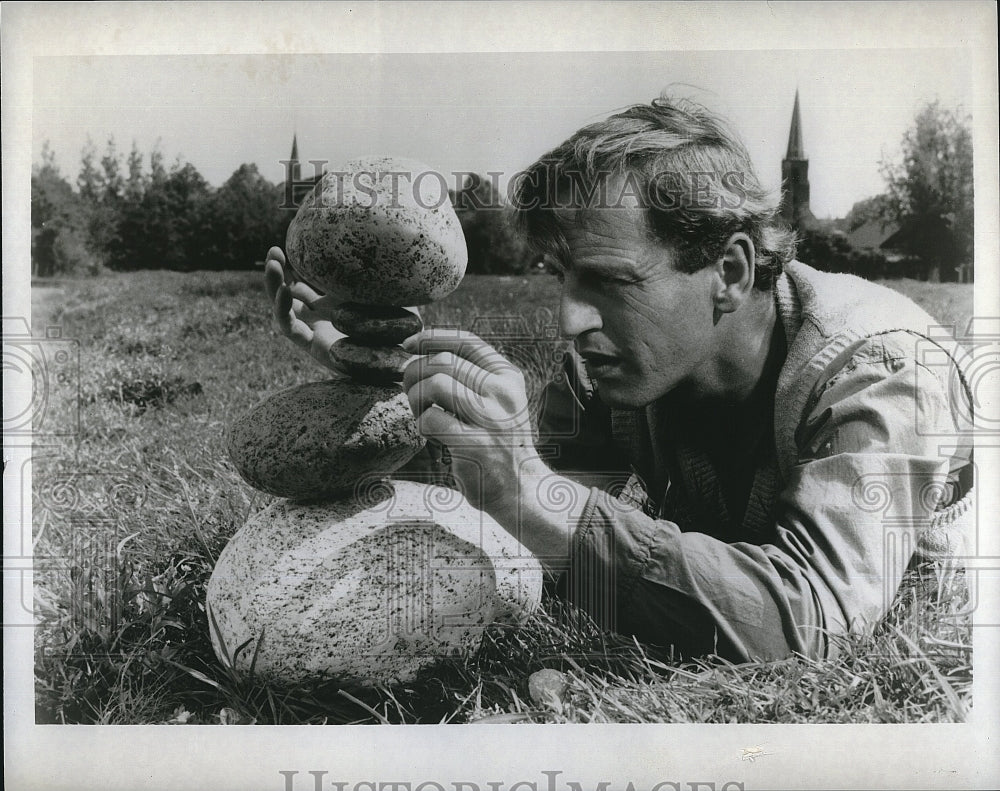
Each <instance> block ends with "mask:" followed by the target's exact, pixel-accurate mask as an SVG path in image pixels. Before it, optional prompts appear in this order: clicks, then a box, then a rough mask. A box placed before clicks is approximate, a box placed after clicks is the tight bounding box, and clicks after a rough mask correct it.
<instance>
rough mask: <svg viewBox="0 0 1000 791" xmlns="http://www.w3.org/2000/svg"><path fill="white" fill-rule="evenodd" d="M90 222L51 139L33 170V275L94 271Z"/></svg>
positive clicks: (48, 275) (90, 272) (45, 275)
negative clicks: (88, 236)
mask: <svg viewBox="0 0 1000 791" xmlns="http://www.w3.org/2000/svg"><path fill="white" fill-rule="evenodd" d="M85 238H86V223H85V218H84V213H83V207H82V204H81V201H80V197H79V196H78V195H77V194H76V193H75V192H74V191H73V187H72V186H71V185H70V183H69V182H68V181H66V179H65V178H63V176H62V174H61V173H60V172H59V167H58V166H57V165H56V162H55V154H54V153H53V151H52V149H51V148H50V147H49V143H48V141H46V142H45V143H44V144H43V146H42V162H41V164H40V165H36V166H34V167H33V168H32V172H31V274H32V276H33V277H52V276H54V275H66V274H92V273H94V272H95V271H96V262H95V261H94V259H93V258H92V256H91V255H90V254H89V252H88V250H87V247H86V243H85Z"/></svg>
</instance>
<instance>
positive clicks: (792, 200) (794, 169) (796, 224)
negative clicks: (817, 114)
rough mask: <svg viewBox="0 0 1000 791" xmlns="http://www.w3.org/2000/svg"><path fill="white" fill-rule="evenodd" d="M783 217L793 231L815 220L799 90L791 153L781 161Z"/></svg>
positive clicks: (791, 137) (789, 150)
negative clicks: (812, 209) (803, 142)
mask: <svg viewBox="0 0 1000 791" xmlns="http://www.w3.org/2000/svg"><path fill="white" fill-rule="evenodd" d="M781 216H782V217H784V219H785V222H787V223H788V224H789V225H790V226H791V227H793V228H800V227H802V226H804V225H808V224H809V223H810V222H811V221H812V220H813V219H814V218H813V213H812V211H810V209H809V160H808V159H806V152H805V147H804V146H803V145H802V118H801V115H800V112H799V92H798V89H796V91H795V106H794V107H793V109H792V125H791V128H790V129H789V130H788V151H787V152H786V154H785V158H784V159H783V160H781Z"/></svg>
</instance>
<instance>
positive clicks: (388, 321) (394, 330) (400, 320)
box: [330, 302, 424, 346]
mask: <svg viewBox="0 0 1000 791" xmlns="http://www.w3.org/2000/svg"><path fill="white" fill-rule="evenodd" d="M330 319H331V321H332V322H333V326H334V327H336V328H337V329H338V330H340V331H341V332H342V333H344V334H345V335H349V336H350V337H351V340H352V341H354V342H355V343H359V344H362V345H365V346H393V345H395V344H397V343H400V342H402V341H404V340H406V339H407V338H409V337H410V336H411V335H416V334H417V333H418V332H420V330H422V329H423V327H424V323H423V321H421V320H420V316H418V315H417V314H416V313H414V312H413V311H412V310H407V309H406V308H398V307H393V306H391V305H363V304H361V303H360V302H345V303H343V304H342V305H338V306H337V307H335V308H334V309H333V310H332V311H331V314H330Z"/></svg>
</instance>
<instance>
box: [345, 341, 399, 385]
mask: <svg viewBox="0 0 1000 791" xmlns="http://www.w3.org/2000/svg"><path fill="white" fill-rule="evenodd" d="M330 357H332V358H333V359H334V360H335V361H336V363H337V365H339V366H340V367H341V368H342V369H343V370H344V371H345V372H346V373H348V374H350V375H351V376H352V377H353V378H354V379H357V380H358V381H359V382H372V383H375V384H388V383H390V382H401V381H403V368H404V367H405V366H406V364H407V363H408V362H409V361H410V359H411V358H412V357H413V355H411V354H409V353H408V352H406V351H405V350H404V349H403V347H402V346H365V345H363V344H360V343H355V342H354V339H353V338H339V339H338V340H337V341H336V342H335V343H334V344H333V345H332V346H331V347H330Z"/></svg>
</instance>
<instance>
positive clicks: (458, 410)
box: [406, 374, 490, 426]
mask: <svg viewBox="0 0 1000 791" xmlns="http://www.w3.org/2000/svg"><path fill="white" fill-rule="evenodd" d="M406 397H407V398H408V399H409V401H410V408H411V409H412V410H413V414H414V415H420V414H422V413H423V412H425V411H426V410H428V409H429V408H430V407H432V406H439V407H441V408H442V409H444V410H445V411H447V412H451V414H453V415H455V416H456V417H457V418H458V419H459V420H460V421H462V422H463V423H467V424H469V425H471V426H476V425H483V424H484V423H485V422H487V421H488V420H489V419H490V415H489V412H490V409H489V406H490V405H489V403H488V402H487V401H486V399H485V398H483V396H481V395H480V394H479V393H477V392H475V391H473V390H470V389H469V388H467V387H466V386H465V385H463V384H461V383H460V382H457V381H455V380H454V379H452V378H451V377H450V376H447V375H446V374H434V375H433V376H431V377H429V378H427V379H421V380H420V381H418V382H417V383H416V384H415V385H414V386H413V387H411V388H409V389H407V390H406Z"/></svg>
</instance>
